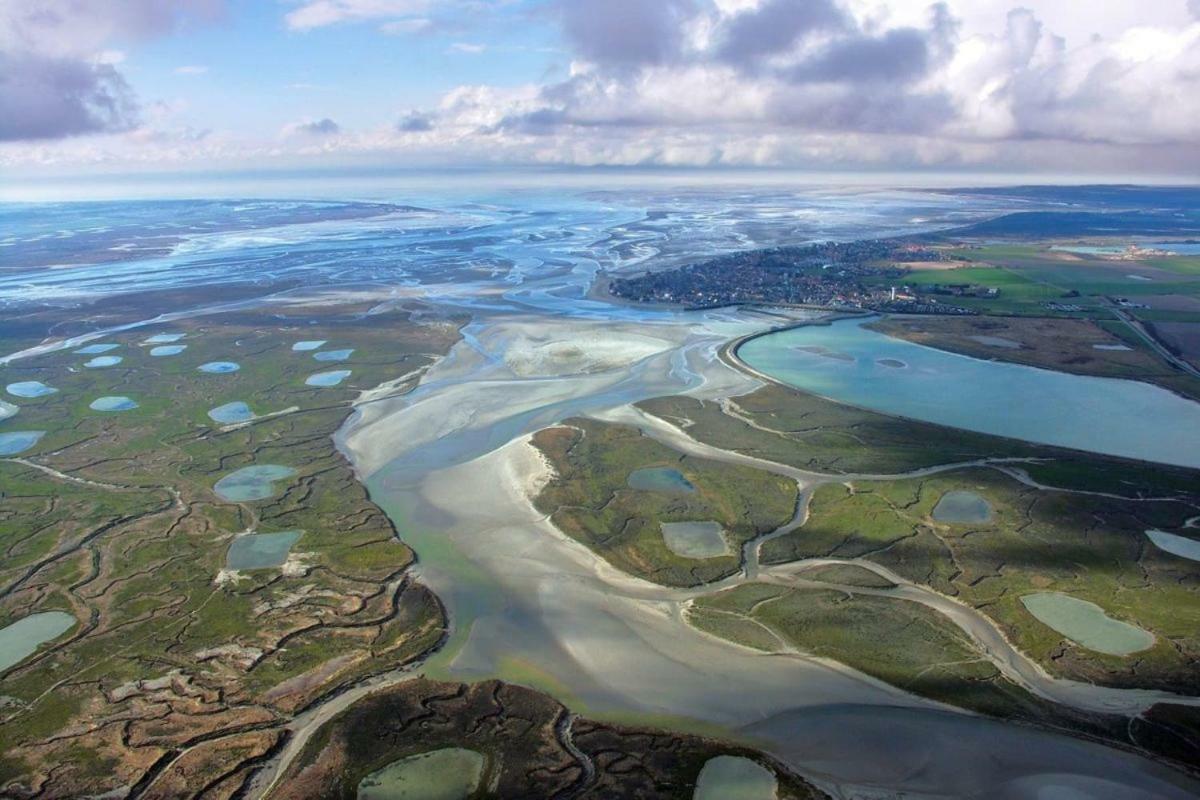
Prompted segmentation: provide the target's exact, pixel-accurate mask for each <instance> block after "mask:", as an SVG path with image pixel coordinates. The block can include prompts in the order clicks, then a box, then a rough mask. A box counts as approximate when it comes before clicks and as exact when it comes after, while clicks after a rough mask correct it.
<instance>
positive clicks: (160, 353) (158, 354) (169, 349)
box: [150, 344, 188, 358]
mask: <svg viewBox="0 0 1200 800" xmlns="http://www.w3.org/2000/svg"><path fill="white" fill-rule="evenodd" d="M187 347H188V346H187V345H186V344H165V345H162V346H161V347H151V348H150V355H152V356H154V357H155V358H164V357H165V356H177V355H179V354H180V353H182V352H183V351H184V350H187Z"/></svg>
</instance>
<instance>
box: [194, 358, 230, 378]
mask: <svg viewBox="0 0 1200 800" xmlns="http://www.w3.org/2000/svg"><path fill="white" fill-rule="evenodd" d="M196 369H198V370H200V371H201V372H207V373H209V374H212V375H225V374H227V373H230V372H237V371H238V370H239V369H241V366H239V365H238V364H236V363H235V362H233V361H209V362H208V363H207V364H201V365H200V366H198V367H196Z"/></svg>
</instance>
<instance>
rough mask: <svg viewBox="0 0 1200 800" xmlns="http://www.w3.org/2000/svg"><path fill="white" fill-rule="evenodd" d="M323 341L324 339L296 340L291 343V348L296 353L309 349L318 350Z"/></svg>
mask: <svg viewBox="0 0 1200 800" xmlns="http://www.w3.org/2000/svg"><path fill="white" fill-rule="evenodd" d="M325 341H326V340H325V339H310V340H308V341H303V342H296V343H295V344H294V345H292V350H294V351H296V352H297V353H304V352H308V351H309V350H319V349H320V348H321V346H322V345H323V344H325Z"/></svg>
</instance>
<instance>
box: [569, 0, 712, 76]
mask: <svg viewBox="0 0 1200 800" xmlns="http://www.w3.org/2000/svg"><path fill="white" fill-rule="evenodd" d="M557 11H558V13H559V14H560V15H561V18H562V26H563V33H564V34H565V35H566V37H567V41H568V42H569V43H570V44H571V45H572V46H573V47H574V49H575V50H576V52H578V53H579V54H580V55H581V56H583V57H584V58H586V59H588V60H589V61H592V62H595V63H597V64H602V65H605V66H610V67H637V66H643V65H647V64H662V63H666V62H668V61H671V60H673V59H675V58H677V57H678V56H679V55H680V51H681V48H682V45H683V36H684V32H683V23H684V22H685V21H686V20H687V19H689V18H690V17H692V16H693V15H694V14H695V13H696V11H697V5H696V2H695V0H559V3H558V4H557Z"/></svg>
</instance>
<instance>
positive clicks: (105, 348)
mask: <svg viewBox="0 0 1200 800" xmlns="http://www.w3.org/2000/svg"><path fill="white" fill-rule="evenodd" d="M120 346H121V345H119V344H113V343H111V342H110V343H102V344H89V345H87V346H86V347H81V348H79V349H78V350H76V351H75V352H76V353H77V354H78V355H81V356H97V355H100V354H101V353H107V352H109V351H110V350H116V349H117V348H118V347H120Z"/></svg>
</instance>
